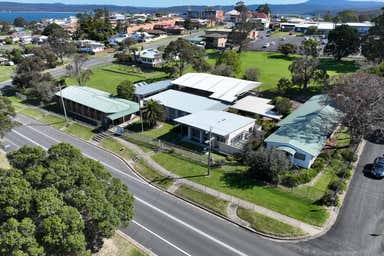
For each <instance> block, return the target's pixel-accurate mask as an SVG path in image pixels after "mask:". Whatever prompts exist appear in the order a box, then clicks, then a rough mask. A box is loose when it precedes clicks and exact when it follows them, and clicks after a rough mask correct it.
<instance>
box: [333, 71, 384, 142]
mask: <svg viewBox="0 0 384 256" xmlns="http://www.w3.org/2000/svg"><path fill="white" fill-rule="evenodd" d="M362 85H364V86H362ZM328 94H329V96H330V97H331V98H332V99H333V100H334V102H335V104H336V106H337V107H338V108H339V109H340V110H341V111H342V112H343V113H344V114H345V116H344V118H343V124H344V125H345V126H347V127H349V128H350V131H351V134H352V135H353V137H354V138H355V139H360V138H361V137H366V136H369V135H371V134H373V133H375V132H376V133H378V134H381V137H383V136H384V115H383V111H384V78H383V77H379V76H377V75H374V74H367V73H362V72H358V73H355V74H351V75H345V76H341V77H340V78H338V79H337V80H336V81H335V84H334V86H333V87H332V89H331V90H330V91H329V93H328Z"/></svg>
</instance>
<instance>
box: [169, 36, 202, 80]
mask: <svg viewBox="0 0 384 256" xmlns="http://www.w3.org/2000/svg"><path fill="white" fill-rule="evenodd" d="M163 58H164V60H166V61H168V63H170V64H175V65H176V66H177V68H178V73H179V76H182V75H183V72H184V69H185V67H186V65H187V63H192V62H193V61H196V59H201V58H203V54H202V50H201V49H200V48H199V47H197V46H195V45H193V44H192V43H190V42H189V41H187V40H185V39H183V38H178V39H177V40H175V41H172V42H170V43H169V44H168V46H167V47H166V48H165V49H164V53H163Z"/></svg>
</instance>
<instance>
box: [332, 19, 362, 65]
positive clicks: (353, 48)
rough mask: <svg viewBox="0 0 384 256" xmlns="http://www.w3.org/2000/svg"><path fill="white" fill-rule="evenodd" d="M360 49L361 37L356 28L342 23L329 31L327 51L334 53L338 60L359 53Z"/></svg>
mask: <svg viewBox="0 0 384 256" xmlns="http://www.w3.org/2000/svg"><path fill="white" fill-rule="evenodd" d="M359 49H360V38H359V33H358V32H357V30H356V29H354V28H352V27H350V26H347V25H341V26H338V27H336V28H335V29H334V30H332V31H330V32H329V34H328V44H327V46H326V47H325V51H326V52H327V53H329V54H332V55H333V56H334V57H335V59H336V60H338V61H339V60H341V58H344V57H347V56H349V55H350V54H355V53H358V52H359Z"/></svg>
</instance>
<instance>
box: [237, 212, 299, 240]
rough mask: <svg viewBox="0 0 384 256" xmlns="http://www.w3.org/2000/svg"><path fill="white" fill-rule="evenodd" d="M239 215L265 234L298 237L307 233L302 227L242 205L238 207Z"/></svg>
mask: <svg viewBox="0 0 384 256" xmlns="http://www.w3.org/2000/svg"><path fill="white" fill-rule="evenodd" d="M237 215H238V216H239V217H240V218H242V219H243V220H245V221H247V222H248V223H249V224H250V225H251V227H252V228H253V229H255V230H257V231H260V232H262V233H265V234H269V235H274V236H279V237H298V236H303V235H305V232H304V231H303V230H301V229H300V228H297V227H294V226H291V225H289V224H286V223H284V222H281V221H278V220H276V219H272V218H270V217H268V216H265V215H262V214H259V213H257V212H254V211H251V210H247V209H244V208H241V207H239V208H238V209H237Z"/></svg>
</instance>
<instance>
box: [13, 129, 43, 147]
mask: <svg viewBox="0 0 384 256" xmlns="http://www.w3.org/2000/svg"><path fill="white" fill-rule="evenodd" d="M12 132H14V133H15V134H17V135H18V136H20V137H22V138H23V139H26V140H28V141H30V142H32V143H33V144H35V145H36V146H39V147H42V148H43V149H45V150H48V148H47V147H44V146H43V145H41V144H40V143H37V142H36V141H34V140H32V139H30V138H28V137H27V136H24V135H23V134H21V133H19V132H18V131H16V130H12Z"/></svg>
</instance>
